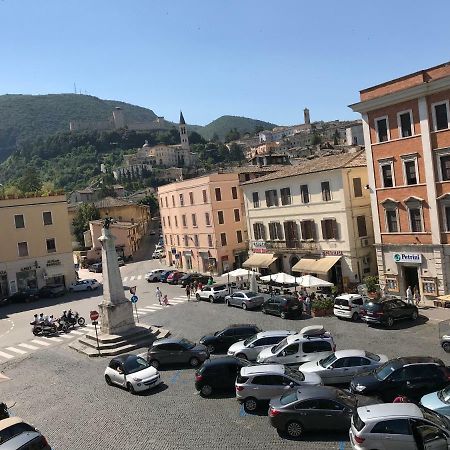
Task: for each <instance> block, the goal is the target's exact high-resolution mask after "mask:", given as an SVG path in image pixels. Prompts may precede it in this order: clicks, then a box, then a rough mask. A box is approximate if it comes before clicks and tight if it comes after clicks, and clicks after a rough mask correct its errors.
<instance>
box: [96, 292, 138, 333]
mask: <svg viewBox="0 0 450 450" xmlns="http://www.w3.org/2000/svg"><path fill="white" fill-rule="evenodd" d="M98 307H99V308H100V317H101V329H100V331H101V332H102V333H105V334H122V333H125V332H126V331H127V330H128V329H129V328H132V327H134V326H135V322H134V316H133V304H132V303H131V302H129V301H128V300H126V299H124V300H123V301H121V302H117V303H100V305H98Z"/></svg>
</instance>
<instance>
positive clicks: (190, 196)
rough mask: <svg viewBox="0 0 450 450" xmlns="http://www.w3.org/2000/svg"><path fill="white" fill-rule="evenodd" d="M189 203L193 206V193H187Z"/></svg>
mask: <svg viewBox="0 0 450 450" xmlns="http://www.w3.org/2000/svg"><path fill="white" fill-rule="evenodd" d="M189 203H190V204H191V205H193V204H194V193H193V192H189Z"/></svg>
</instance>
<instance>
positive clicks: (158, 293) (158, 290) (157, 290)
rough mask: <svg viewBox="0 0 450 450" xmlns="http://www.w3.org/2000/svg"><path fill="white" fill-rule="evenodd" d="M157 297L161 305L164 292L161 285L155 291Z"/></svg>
mask: <svg viewBox="0 0 450 450" xmlns="http://www.w3.org/2000/svg"><path fill="white" fill-rule="evenodd" d="M155 295H156V298H157V299H158V302H159V304H160V305H161V298H162V292H161V289H160V288H159V286H158V287H157V288H156V292H155Z"/></svg>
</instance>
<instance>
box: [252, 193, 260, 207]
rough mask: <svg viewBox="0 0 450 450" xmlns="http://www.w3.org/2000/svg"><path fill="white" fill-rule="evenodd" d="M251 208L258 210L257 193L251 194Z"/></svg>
mask: <svg viewBox="0 0 450 450" xmlns="http://www.w3.org/2000/svg"><path fill="white" fill-rule="evenodd" d="M253 208H259V194H258V192H253Z"/></svg>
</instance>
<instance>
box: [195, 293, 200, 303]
mask: <svg viewBox="0 0 450 450" xmlns="http://www.w3.org/2000/svg"><path fill="white" fill-rule="evenodd" d="M195 298H196V299H197V301H198V302H199V301H200V294H195Z"/></svg>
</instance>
